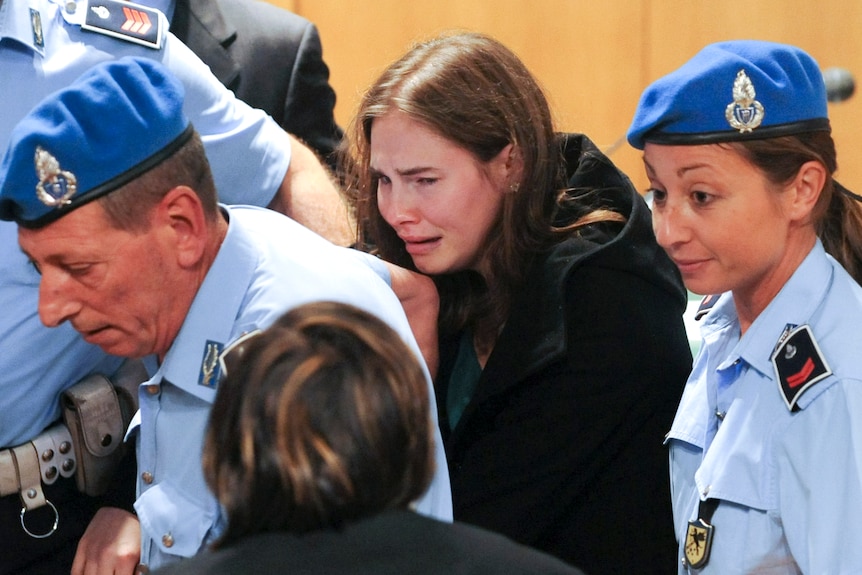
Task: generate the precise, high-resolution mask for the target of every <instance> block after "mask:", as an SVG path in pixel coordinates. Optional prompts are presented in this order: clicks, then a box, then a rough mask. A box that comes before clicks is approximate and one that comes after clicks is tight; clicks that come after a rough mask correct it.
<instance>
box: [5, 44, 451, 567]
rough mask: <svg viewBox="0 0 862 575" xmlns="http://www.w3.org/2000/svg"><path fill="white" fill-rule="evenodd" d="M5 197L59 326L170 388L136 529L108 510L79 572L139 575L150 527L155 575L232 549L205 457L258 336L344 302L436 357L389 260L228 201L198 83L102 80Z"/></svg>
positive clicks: (155, 410) (16, 134)
mask: <svg viewBox="0 0 862 575" xmlns="http://www.w3.org/2000/svg"><path fill="white" fill-rule="evenodd" d="M0 181H2V184H0V218H2V219H6V220H14V221H15V222H16V223H17V224H18V240H19V244H20V246H21V248H22V250H23V251H24V253H25V254H26V255H27V257H28V258H29V259H30V260H31V261H32V262H33V264H34V266H35V267H36V269H38V270H39V272H40V274H41V281H40V286H39V304H38V306H39V307H38V310H39V315H40V318H41V320H42V322H43V323H44V324H45V325H47V326H49V327H56V326H60V325H61V324H63V323H66V322H68V323H70V324H71V325H72V327H74V329H75V330H77V331H78V332H79V333H80V334H81V335H82V336H83V338H84V339H85V340H86V341H87V342H88V343H90V344H94V345H97V346H98V347H99V348H101V349H102V350H103V351H104V352H106V353H108V354H111V355H113V356H122V357H131V358H147V360H146V361H147V362H148V363H150V368H151V371H152V372H154V373H155V375H154V376H153V377H152V378H151V379H150V380H149V381H148V382H146V384H144V385H142V386H141V388H140V394H139V401H140V412H139V415H138V416H137V418H136V421H134V422H133V424H132V429H133V430H137V437H136V441H137V454H138V471H139V474H138V496H137V500H136V502H135V512H136V515H133V514H131V513H127V512H123V511H120V510H106V509H102V510H100V512H99V513H98V514H97V516H96V520H95V521H94V524H93V525H94V526H95V527H92V526H91V528H90V529H89V530H88V532H87V534H86V535H85V536H84V538H83V539H82V541H81V543H80V545H79V548H78V553H77V556H76V559H75V563H74V565H73V573H84V572H87V573H90V572H112V571H113V572H121V573H122V572H131V570H132V568H133V567H134V564H135V563H137V557H136V553H135V549H134V548H133V547H130V546H129V539H130V538H134V536H135V535H136V530H137V529H138V526H139V529H140V534H141V541H142V546H141V553H140V557H141V563H142V564H144V565H146V566H147V567H148V568H155V567H158V566H160V565H162V564H164V563H167V562H170V561H171V560H172V559H175V558H178V557H184V556H191V555H194V554H196V553H198V552H199V551H201V550H202V549H203V548H204V547H205V545H206V544H207V543H209V542H211V541H212V540H213V539H214V538H215V537H217V536H218V535H219V533H220V531H221V529H222V528H223V525H222V519H221V517H220V514H219V512H218V505H217V504H216V502H215V501H214V499H213V498H212V496H211V495H210V494H209V492H208V490H207V489H206V485H205V482H204V480H203V477H202V473H201V469H200V461H199V454H200V452H201V442H202V439H203V432H204V428H205V425H206V421H207V417H208V413H209V406H210V404H211V402H212V399H213V397H214V395H215V392H216V388H217V385H218V379H219V357H220V355H221V353H222V352H223V351H224V349H225V348H226V347H228V346H229V345H230V344H231V343H232V342H234V341H235V340H237V338H239V337H241V336H242V335H243V334H246V333H249V332H253V331H254V330H256V329H260V328H264V327H266V326H267V325H268V324H269V323H270V322H272V321H273V320H274V319H276V318H277V317H278V316H279V315H280V314H281V313H283V312H284V311H285V310H286V309H289V308H291V307H293V306H295V305H298V304H300V303H304V302H307V301H311V300H322V299H327V300H335V301H343V302H347V303H352V304H354V305H357V306H359V307H362V308H364V309H366V310H369V311H371V312H372V313H375V314H377V315H379V316H380V317H382V318H383V319H385V320H386V321H387V322H388V323H390V325H392V326H393V327H394V328H395V329H397V330H398V332H399V333H400V334H401V336H402V337H403V338H404V339H405V340H406V341H408V342H410V343H411V345H412V346H413V348H414V349H415V350H416V352H417V353H418V347H417V346H416V343H415V340H414V339H413V336H412V334H411V332H410V327H409V325H408V323H407V319H406V317H405V315H404V312H403V310H402V308H401V305H400V304H399V302H398V299H397V298H396V297H395V295H394V294H393V292H392V291H391V290H390V289H389V287H388V286H387V284H386V282H385V281H383V280H382V279H381V277H380V276H381V275H383V276H385V275H386V273H385V271H384V272H383V273H380V274H379V275H378V273H375V271H374V270H378V269H379V268H378V266H377V265H375V263H374V259H373V258H371V257H370V256H367V255H366V254H360V253H358V252H354V251H352V250H348V249H345V248H338V247H335V246H333V245H332V244H331V243H329V242H327V241H326V240H324V239H322V238H320V237H319V236H317V235H316V234H314V233H312V232H310V231H308V230H307V229H305V228H303V227H302V226H299V225H298V224H296V223H295V222H292V221H291V220H289V219H287V218H284V217H283V216H281V215H279V214H276V213H274V212H271V211H269V210H261V209H259V208H252V207H229V206H226V205H223V204H218V203H217V196H216V188H215V186H214V185H213V181H212V178H211V174H210V171H209V166H208V164H207V161H206V157H205V155H204V150H203V147H202V145H201V142H200V138H199V137H198V136H197V134H196V132H195V130H194V128H193V126H192V125H191V124H190V123H189V121H188V119H187V116H186V115H185V114H184V112H183V89H182V85H181V84H180V83H179V82H178V81H177V79H176V78H175V77H174V76H173V75H171V74H170V73H169V72H168V71H167V70H166V69H165V68H164V67H163V66H161V65H159V64H157V63H155V62H153V61H152V60H147V59H132V58H123V59H121V60H118V61H115V62H110V63H106V64H101V65H99V66H96V67H94V68H93V69H92V70H91V71H90V72H88V73H85V74H84V76H82V77H81V78H80V79H79V80H78V81H76V82H75V83H73V84H72V85H70V86H69V87H68V88H66V89H63V90H60V91H58V92H56V93H55V94H53V95H51V96H49V97H48V98H46V99H45V100H44V101H43V102H42V103H41V104H40V105H39V106H37V107H36V108H35V109H34V110H33V111H32V112H31V113H30V114H29V115H27V116H26V117H25V118H24V119H23V120H22V121H21V122H20V123H19V124H18V125H17V126H16V128H15V129H14V131H13V133H12V137H11V140H10V144H9V148H8V149H7V152H6V155H5V157H4V159H3V163H2V165H0ZM372 268H373V269H372ZM429 387H430V378H429ZM433 423H434V422H429V425H430V424H433ZM435 430H436V424H435ZM441 445H442V444H441V442H440V441H439V435H438V436H437V449H438V459H437V471H436V475H435V479H434V481H433V483H432V486H431V488H430V489H429V491H428V492H427V493H426V494H425V495H424V496H423V498H422V499H421V500H420V501H419V502H418V509H419V510H420V511H422V512H425V513H427V514H430V515H434V516H437V517H440V518H444V519H446V518H450V517H451V499H450V496H449V485H448V475H447V470H446V466H445V459H444V457H443V455H442V447H441ZM118 537H119V540H118Z"/></svg>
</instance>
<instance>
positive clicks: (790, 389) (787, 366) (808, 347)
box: [772, 325, 832, 411]
mask: <svg viewBox="0 0 862 575" xmlns="http://www.w3.org/2000/svg"><path fill="white" fill-rule="evenodd" d="M772 365H773V367H774V368H775V377H776V379H777V380H778V386H779V387H780V389H781V395H782V397H783V398H784V403H786V404H787V409H789V410H790V411H796V410H797V409H798V408H797V406H796V402H797V401H798V400H799V397H800V396H801V395H802V394H803V393H805V392H806V391H807V390H808V389H809V388H810V387H811V386H812V385H814V384H815V383H817V382H818V381H821V380H822V379H825V378H827V377H829V376H830V375H832V370H831V369H830V368H829V365H828V364H827V363H826V359H825V358H824V357H823V353H822V352H821V351H820V347H819V346H818V345H817V341H816V340H815V339H814V334H812V333H811V328H810V327H809V326H807V325H801V326H799V327H793V328H792V329H789V331H788V330H785V332H784V333H782V335H781V338H780V339H779V341H778V347H776V349H775V352H774V353H773V354H772Z"/></svg>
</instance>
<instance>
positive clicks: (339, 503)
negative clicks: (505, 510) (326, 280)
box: [203, 302, 434, 547]
mask: <svg viewBox="0 0 862 575" xmlns="http://www.w3.org/2000/svg"><path fill="white" fill-rule="evenodd" d="M225 368H226V371H227V377H226V378H225V379H224V381H223V382H222V383H221V384H220V387H219V391H218V394H217V397H216V400H215V402H214V405H213V409H212V413H211V416H210V423H209V428H208V431H207V435H206V440H205V447H204V456H203V465H204V474H205V477H206V479H207V482H208V484H209V486H210V488H211V489H212V490H213V492H214V493H215V495H216V497H217V498H218V500H219V502H220V503H221V504H222V506H223V507H224V509H225V511H226V513H227V516H228V527H227V530H226V532H225V533H224V535H223V537H222V538H221V539H220V540H219V542H218V543H217V546H219V547H222V546H226V545H229V544H230V543H232V542H233V541H236V540H238V539H240V538H242V537H245V536H248V535H250V534H252V533H260V532H267V531H288V532H294V533H302V532H307V531H311V530H316V529H323V528H327V527H337V526H339V525H342V524H345V523H349V522H352V521H356V520H358V519H361V518H364V517H368V516H372V515H375V514H377V513H380V512H382V511H384V510H387V509H393V508H406V507H408V506H409V504H410V503H411V502H412V501H414V500H416V499H417V498H418V497H419V496H420V495H421V494H422V493H424V491H425V490H426V489H427V487H428V485H429V483H430V481H431V476H432V474H433V467H434V460H433V454H434V445H433V440H432V425H433V424H432V422H431V418H430V411H429V393H428V387H427V380H426V378H425V372H424V371H423V370H422V368H421V367H420V364H419V362H418V359H417V358H416V356H415V354H414V353H413V352H412V351H411V350H410V349H409V348H408V347H407V346H406V344H405V343H404V342H403V341H402V340H401V338H400V337H399V336H398V334H397V333H395V331H393V330H392V329H391V328H390V327H389V326H388V325H386V324H385V323H383V322H382V321H381V320H380V319H378V318H376V317H375V316H373V315H371V314H369V313H367V312H365V311H362V310H360V309H358V308H355V307H353V306H349V305H346V304H340V303H332V302H318V303H312V304H307V305H304V306H301V307H298V308H295V309H293V310H292V311H290V312H288V313H287V314H285V315H284V316H283V317H282V318H281V319H279V320H278V321H277V322H276V323H275V324H274V325H273V326H272V327H270V328H269V329H267V330H266V331H264V332H261V333H260V334H258V335H255V336H253V337H251V338H249V339H248V340H247V341H245V342H243V343H242V344H240V345H238V346H236V348H235V349H234V350H232V351H231V352H230V353H229V354H228V355H227V357H226V358H225Z"/></svg>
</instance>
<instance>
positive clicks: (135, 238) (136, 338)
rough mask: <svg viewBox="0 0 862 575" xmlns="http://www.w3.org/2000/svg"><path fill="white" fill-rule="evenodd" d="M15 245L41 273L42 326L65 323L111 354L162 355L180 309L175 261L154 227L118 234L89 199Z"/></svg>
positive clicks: (180, 318) (176, 327) (22, 236)
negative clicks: (18, 245) (18, 246)
mask: <svg viewBox="0 0 862 575" xmlns="http://www.w3.org/2000/svg"><path fill="white" fill-rule="evenodd" d="M18 242H19V244H20V246H21V249H23V250H24V252H25V253H26V254H27V256H28V257H29V258H30V260H31V261H32V262H33V264H34V265H35V266H36V268H37V269H38V270H39V272H40V273H41V276H42V278H41V281H40V284H39V317H40V319H41V320H42V323H44V324H45V325H46V326H48V327H56V326H58V325H60V324H61V323H63V322H64V321H69V322H71V323H72V326H73V327H74V328H75V329H76V330H77V331H78V332H79V333H80V334H81V335H82V336H83V337H84V339H85V340H86V341H87V342H89V343H92V344H95V345H98V346H99V347H101V348H102V349H103V350H104V351H105V352H107V353H110V354H112V355H117V356H122V357H143V356H145V355H149V354H153V353H156V354H158V355H160V356H163V355H164V353H166V352H167V350H168V348H169V347H170V344H171V342H172V341H173V339H174V337H175V336H176V334H177V333H178V331H179V327H180V326H181V325H182V321H183V318H184V316H185V311H186V310H182V309H178V307H179V305H180V304H179V302H178V300H179V299H181V298H177V297H175V295H176V293H175V290H174V288H175V287H176V283H177V280H176V279H175V278H176V277H177V274H176V273H172V271H175V270H176V268H175V263H174V260H175V258H173V257H172V256H171V250H170V246H169V245H168V243H167V242H165V241H164V238H163V234H159V231H158V227H151V228H149V229H148V230H146V231H144V232H138V233H133V232H128V231H125V230H120V229H116V228H114V227H112V226H111V224H110V222H109V220H108V217H107V215H106V213H105V211H104V209H103V208H102V206H101V204H100V203H99V202H98V201H95V202H90V203H89V204H86V205H84V206H82V207H80V208H77V209H75V210H74V211H72V212H70V213H69V214H67V215H65V216H63V217H62V218H60V219H59V220H56V221H54V222H52V223H51V224H48V225H47V226H45V227H43V228H39V229H26V228H19V230H18ZM172 280H173V281H172Z"/></svg>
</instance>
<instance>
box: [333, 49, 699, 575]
mask: <svg viewBox="0 0 862 575" xmlns="http://www.w3.org/2000/svg"><path fill="white" fill-rule="evenodd" d="M350 141H351V143H352V152H353V153H352V155H351V157H352V160H353V164H354V168H355V170H356V171H355V173H354V179H353V184H354V185H355V189H354V191H355V193H356V196H357V197H358V215H359V221H360V222H361V224H362V230H361V232H362V234H363V239H365V240H366V241H369V240H370V242H371V243H374V244H375V245H376V246H377V248H378V251H379V253H380V255H381V256H382V257H383V258H384V259H386V260H389V261H391V262H394V263H397V264H399V265H402V266H405V267H408V268H410V269H413V270H418V271H419V272H422V273H424V274H428V275H430V276H432V277H433V278H434V280H435V282H436V284H437V287H438V289H439V293H440V316H439V328H440V337H441V339H440V342H441V346H440V368H439V373H438V377H437V381H436V384H437V395H438V398H439V400H438V401H439V404H438V412H439V414H440V424H441V427H442V432H443V435H444V438H445V439H444V444H445V447H446V454H447V457H448V460H449V469H450V475H451V479H452V490H453V504H454V513H455V518H456V519H457V520H462V521H467V522H470V523H474V524H478V525H480V526H483V527H486V528H489V529H492V530H496V531H499V532H502V533H504V534H506V535H508V536H510V537H512V538H514V539H516V540H518V541H520V542H522V543H526V544H529V545H531V546H534V547H538V548H539V549H542V550H544V551H547V552H550V553H552V554H555V555H557V556H558V557H561V558H563V559H565V560H567V561H569V562H571V563H573V564H575V565H577V566H579V567H581V568H583V569H584V570H585V571H586V572H588V573H593V574H600V573H652V572H654V573H667V571H668V569H672V568H673V567H672V565H673V563H674V562H675V558H674V556H673V548H674V547H675V545H674V542H673V534H672V529H671V527H672V519H671V512H670V504H669V501H668V500H667V495H666V493H667V491H666V489H667V488H668V478H667V467H666V457H667V454H666V452H665V450H664V448H663V447H662V440H663V437H664V434H665V433H666V431H667V428H668V427H669V426H670V423H671V421H672V417H673V410H674V406H675V405H676V403H677V402H678V401H679V396H680V393H681V390H682V386H683V383H684V381H685V378H686V376H687V375H688V372H689V370H690V366H691V355H690V352H689V348H688V344H687V340H686V336H685V332H684V327H683V324H682V322H681V314H682V311H683V308H684V305H685V292H684V290H683V287H682V285H681V281H680V279H679V276H678V274H677V271H676V270H675V268H674V267H673V265H672V262H671V261H670V260H669V259H668V258H667V257H666V255H665V254H664V253H663V252H662V250H661V248H660V247H659V246H658V244H657V243H656V242H655V238H654V236H653V234H652V230H651V229H650V224H649V211H648V208H647V207H646V204H645V203H644V202H643V200H642V199H641V198H640V197H639V195H638V193H637V192H636V191H635V190H634V189H633V187H632V185H631V183H630V181H629V180H628V178H626V177H625V176H624V175H623V174H622V173H621V172H619V171H618V170H617V169H616V168H615V167H614V166H613V164H611V162H610V161H609V160H608V159H607V158H606V157H605V156H603V155H602V154H601V153H600V152H599V151H598V150H597V149H596V148H595V146H594V145H593V144H592V143H591V142H590V141H589V140H588V139H587V138H586V137H584V136H581V135H568V136H559V135H557V134H555V133H554V130H553V126H552V122H551V113H550V110H549V108H548V104H547V101H546V99H545V97H544V95H543V93H542V91H541V90H540V88H539V87H538V85H537V84H536V82H535V80H534V79H533V77H532V76H531V75H530V73H529V72H528V71H527V70H526V68H525V67H524V65H523V64H522V63H521V62H520V61H519V60H518V58H517V57H516V56H515V55H514V54H513V53H512V52H511V51H510V50H508V49H507V48H505V47H504V46H502V45H501V44H500V43H499V42H497V41H495V40H493V39H491V38H488V37H486V36H482V35H478V34H469V33H464V34H457V35H449V36H443V37H440V38H437V39H434V40H431V41H429V42H426V43H423V44H420V45H418V46H416V47H414V48H413V49H411V50H410V51H409V52H408V53H407V54H406V55H404V56H403V57H402V58H400V59H399V60H398V61H396V62H395V63H393V64H392V65H391V66H389V68H388V69H387V70H386V71H385V72H384V73H383V74H382V76H381V77H380V78H379V79H378V80H377V81H376V82H375V83H374V85H373V86H372V87H371V88H370V90H369V91H368V92H367V94H366V95H365V96H364V99H363V100H362V103H361V105H360V109H359V113H358V116H357V118H356V120H355V122H354V124H353V127H352V132H351V136H350ZM564 156H565V158H564ZM563 188H566V189H565V190H564V191H561V190H563Z"/></svg>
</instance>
